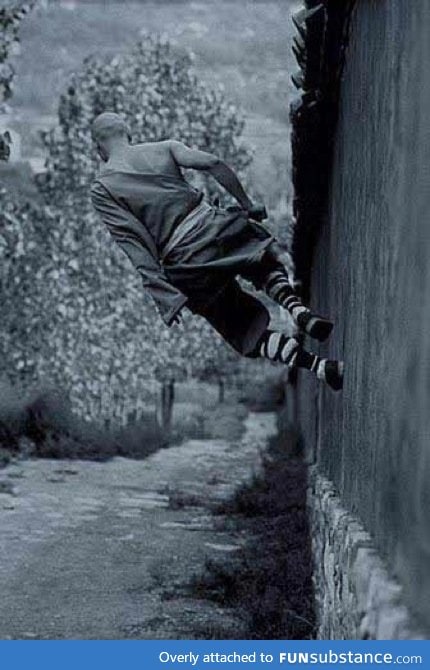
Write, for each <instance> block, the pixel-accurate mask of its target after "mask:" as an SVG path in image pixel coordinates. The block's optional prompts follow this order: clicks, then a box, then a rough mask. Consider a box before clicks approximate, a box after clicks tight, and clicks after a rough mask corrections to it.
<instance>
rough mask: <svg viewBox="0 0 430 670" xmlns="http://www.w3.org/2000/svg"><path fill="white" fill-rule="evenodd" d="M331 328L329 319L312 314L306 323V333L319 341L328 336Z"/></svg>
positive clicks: (331, 324) (323, 340)
mask: <svg viewBox="0 0 430 670" xmlns="http://www.w3.org/2000/svg"><path fill="white" fill-rule="evenodd" d="M332 330H333V323H332V322H331V321H327V319H321V318H320V317H318V316H314V317H312V318H311V319H310V321H309V323H308V325H307V328H306V333H307V334H308V335H309V336H310V337H313V338H314V339H315V340H318V341H319V342H325V340H327V339H328V338H329V337H330V335H331V332H332Z"/></svg>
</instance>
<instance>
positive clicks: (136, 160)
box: [102, 140, 182, 179]
mask: <svg viewBox="0 0 430 670" xmlns="http://www.w3.org/2000/svg"><path fill="white" fill-rule="evenodd" d="M172 144H173V143H172V142H171V141H170V140H166V141H164V142H145V143H142V144H134V145H128V146H127V147H126V148H124V150H123V151H121V153H120V154H113V155H112V157H111V158H110V159H109V160H108V161H107V163H105V165H104V167H103V169H102V174H103V173H104V172H106V171H110V170H119V171H129V172H137V173H142V174H145V173H150V174H164V175H168V176H171V177H176V178H179V179H182V172H181V170H180V168H179V165H178V163H177V162H176V161H175V159H174V156H173V154H172V151H171V147H172Z"/></svg>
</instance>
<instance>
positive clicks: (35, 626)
mask: <svg viewBox="0 0 430 670" xmlns="http://www.w3.org/2000/svg"><path fill="white" fill-rule="evenodd" d="M245 425H246V430H245V433H244V435H243V437H242V438H241V439H239V440H237V441H236V442H229V441H227V440H221V439H219V440H189V441H187V442H185V443H184V444H182V445H180V446H177V447H171V448H170V449H164V450H160V451H158V452H157V453H155V454H153V455H152V456H150V457H149V458H147V459H146V460H132V459H126V458H122V457H116V458H113V459H111V460H110V461H106V462H92V461H80V460H74V461H66V460H50V459H43V460H42V459H34V460H28V461H15V462H12V463H10V464H9V465H8V466H7V467H5V468H4V469H3V470H2V471H1V473H0V533H1V537H2V542H1V543H0V593H1V599H0V637H1V638H3V639H8V638H11V639H16V638H18V639H22V638H28V639H33V638H34V639H43V638H51V639H64V638H78V639H86V638H90V639H91V638H101V639H106V638H116V639H121V638H147V639H151V638H152V639H154V638H173V639H175V638H185V639H186V638H196V637H197V638H207V637H219V636H221V637H223V636H226V637H227V636H228V637H231V636H232V635H233V636H236V637H239V638H240V637H242V636H243V635H245V634H246V620H245V619H244V617H243V616H242V613H241V612H240V611H239V610H237V608H235V607H234V606H232V605H231V604H230V603H228V602H225V603H222V602H215V601H214V600H211V599H207V598H202V597H201V594H198V593H196V592H195V588H194V586H193V585H195V584H196V582H198V581H199V579H200V577H199V576H201V575H203V574H204V573H205V570H206V568H207V565H208V564H209V563H210V561H212V560H214V559H215V558H218V559H219V560H221V561H224V560H225V561H226V562H228V561H230V560H231V558H232V557H233V556H234V555H239V554H241V553H242V552H243V549H244V546H245V544H246V541H247V533H246V530H244V529H243V528H242V529H239V528H236V526H235V524H231V526H230V524H229V522H228V517H223V516H220V515H217V514H213V511H214V510H215V511H216V510H217V509H219V506H220V505H226V504H227V503H228V501H230V500H232V499H234V496H235V492H236V491H237V490H238V489H239V488H240V487H241V486H243V485H244V484H246V483H248V484H250V483H251V482H252V481H253V478H255V475H256V474H257V473H258V472H260V471H261V468H262V454H263V453H264V450H265V448H266V446H267V443H268V440H269V439H270V437H271V436H273V435H274V434H275V432H276V416H275V415H274V414H271V413H267V414H250V415H249V416H248V417H247V419H246V421H245ZM227 633H228V635H227Z"/></svg>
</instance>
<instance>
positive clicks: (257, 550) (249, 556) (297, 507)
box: [190, 427, 315, 639]
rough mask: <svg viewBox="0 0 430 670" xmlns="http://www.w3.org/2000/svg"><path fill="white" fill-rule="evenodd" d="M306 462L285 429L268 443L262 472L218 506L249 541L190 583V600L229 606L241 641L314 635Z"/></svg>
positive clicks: (209, 562)
mask: <svg viewBox="0 0 430 670" xmlns="http://www.w3.org/2000/svg"><path fill="white" fill-rule="evenodd" d="M306 486H307V472H306V466H305V465H304V464H303V461H302V459H301V457H300V445H299V443H298V441H297V439H296V437H295V436H294V434H292V433H291V431H289V430H288V429H287V428H285V427H281V431H280V434H279V435H278V437H277V438H275V439H273V440H272V443H271V445H270V449H269V451H268V455H267V458H266V461H265V463H264V468H263V473H262V475H261V476H259V477H256V478H255V479H254V481H253V482H252V483H251V484H249V485H247V486H245V487H243V488H242V489H241V490H239V491H238V493H237V494H236V495H235V496H234V498H233V499H232V500H230V501H229V502H227V503H226V504H223V505H222V507H220V508H219V509H218V513H219V514H223V515H226V518H227V519H229V520H230V521H229V523H231V518H234V519H235V526H236V531H238V532H241V531H242V532H247V533H248V534H249V535H250V536H251V537H252V539H251V540H250V541H249V542H248V544H247V546H246V547H245V549H244V550H243V552H242V553H241V555H239V556H237V557H231V558H229V559H227V560H226V559H223V560H222V561H218V560H216V561H215V560H210V561H208V562H207V563H206V566H205V570H204V572H203V574H200V575H197V576H196V577H195V579H194V580H193V582H192V584H191V585H190V590H191V592H192V594H193V595H194V597H200V598H203V599H207V600H212V601H214V602H216V603H218V604H219V605H221V606H223V607H233V608H235V609H236V611H237V612H238V613H239V614H241V616H242V618H243V619H244V620H245V621H246V626H247V635H246V638H247V639H310V638H312V637H313V635H314V626H315V618H314V606H313V586H312V556H311V543H310V537H309V526H308V520H307V513H306Z"/></svg>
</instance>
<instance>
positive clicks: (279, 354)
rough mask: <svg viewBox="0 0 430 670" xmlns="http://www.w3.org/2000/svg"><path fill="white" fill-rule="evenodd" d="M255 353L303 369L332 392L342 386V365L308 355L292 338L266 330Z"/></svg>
mask: <svg viewBox="0 0 430 670" xmlns="http://www.w3.org/2000/svg"><path fill="white" fill-rule="evenodd" d="M255 353H256V354H257V355H258V356H260V357H262V358H267V359H269V360H270V361H273V362H277V363H283V364H284V365H288V367H291V368H294V367H297V368H305V369H306V370H309V371H310V372H313V373H314V374H315V375H316V376H317V377H318V379H320V380H321V381H324V382H326V384H328V385H329V386H330V387H331V388H332V389H333V390H334V391H339V390H340V389H341V388H342V386H343V363H341V362H340V361H331V360H328V359H326V358H320V357H319V356H317V355H316V354H312V353H309V352H308V351H306V350H305V349H303V347H302V346H301V345H300V342H298V340H296V339H295V338H294V337H287V335H284V334H283V333H279V332H276V331H273V330H266V331H265V332H264V333H263V335H262V336H261V338H260V340H259V341H258V343H257V346H256V348H255Z"/></svg>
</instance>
